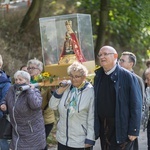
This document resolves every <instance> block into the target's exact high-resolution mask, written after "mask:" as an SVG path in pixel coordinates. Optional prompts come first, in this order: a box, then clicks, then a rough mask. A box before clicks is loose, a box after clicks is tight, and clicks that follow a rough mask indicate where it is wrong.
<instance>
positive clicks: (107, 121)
mask: <svg viewBox="0 0 150 150" xmlns="http://www.w3.org/2000/svg"><path fill="white" fill-rule="evenodd" d="M97 57H98V60H99V64H100V68H98V69H96V70H95V77H94V83H93V84H92V83H90V82H88V81H87V80H86V77H87V75H88V70H87V68H86V67H85V66H84V65H83V64H82V63H81V62H73V63H72V64H71V65H70V66H69V67H68V68H67V70H66V71H67V74H68V76H69V78H70V80H69V82H68V80H63V81H61V83H62V84H59V85H58V86H57V87H46V88H45V87H35V86H34V83H36V82H37V81H36V80H34V79H35V78H34V77H35V76H37V75H39V74H40V73H42V72H43V63H42V62H41V61H39V60H38V59H31V60H29V61H28V62H27V64H26V65H24V66H21V67H20V68H19V70H18V71H17V72H16V73H15V74H14V77H13V80H14V81H13V82H12V81H11V78H10V77H9V76H8V75H7V74H6V73H5V72H4V71H3V70H2V65H3V60H2V56H1V55H0V118H2V117H3V115H5V114H6V113H7V114H8V115H9V117H10V122H11V124H12V139H11V140H10V143H9V142H8V140H7V139H3V138H1V139H0V149H1V150H47V149H48V147H47V142H46V141H47V138H48V136H49V134H50V133H51V130H52V128H53V126H54V122H55V120H56V119H55V118H56V117H55V113H54V111H55V110H57V111H58V114H59V115H58V117H59V119H58V121H57V127H56V140H57V141H58V144H57V149H58V150H85V149H86V150H92V149H93V146H94V144H95V141H96V140H97V139H100V147H101V149H102V150H138V149H139V145H138V136H139V134H140V128H141V125H142V124H144V128H147V141H148V144H147V145H148V146H147V147H148V150H150V120H149V105H150V68H149V67H147V69H146V70H145V71H144V73H143V78H141V77H140V76H138V75H137V74H135V73H134V70H133V67H134V66H135V65H136V61H137V60H136V56H135V54H133V53H132V52H128V51H125V52H123V53H122V54H121V56H120V58H119V57H118V53H117V51H116V50H115V49H114V48H113V47H111V46H103V47H102V48H101V49H100V50H99V53H98V55H97ZM149 62H150V61H149ZM146 64H148V62H147V63H146ZM93 69H94V68H93ZM26 85H29V87H30V88H27V89H25V90H20V87H21V86H26ZM147 108H148V109H147ZM143 116H144V117H143ZM145 116H146V117H145ZM143 120H144V121H143Z"/></svg>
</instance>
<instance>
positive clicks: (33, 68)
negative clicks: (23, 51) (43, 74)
mask: <svg viewBox="0 0 150 150" xmlns="http://www.w3.org/2000/svg"><path fill="white" fill-rule="evenodd" d="M35 69H38V70H39V68H35V67H28V68H27V70H35Z"/></svg>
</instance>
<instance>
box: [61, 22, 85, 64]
mask: <svg viewBox="0 0 150 150" xmlns="http://www.w3.org/2000/svg"><path fill="white" fill-rule="evenodd" d="M65 26H66V30H67V31H66V33H65V40H64V46H63V49H62V52H61V54H60V61H59V63H72V61H79V62H81V63H82V62H85V61H86V59H85V57H84V55H83V53H82V50H81V47H80V44H79V41H78V38H77V36H76V33H75V32H74V31H73V29H72V21H71V20H67V21H66V22H65Z"/></svg>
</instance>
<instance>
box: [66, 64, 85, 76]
mask: <svg viewBox="0 0 150 150" xmlns="http://www.w3.org/2000/svg"><path fill="white" fill-rule="evenodd" d="M72 71H75V72H76V71H79V72H80V73H81V74H82V75H83V76H87V75H88V70H87V68H86V67H85V66H84V65H82V64H81V63H79V62H74V63H73V64H72V65H70V66H69V67H68V69H67V73H68V75H71V72H72Z"/></svg>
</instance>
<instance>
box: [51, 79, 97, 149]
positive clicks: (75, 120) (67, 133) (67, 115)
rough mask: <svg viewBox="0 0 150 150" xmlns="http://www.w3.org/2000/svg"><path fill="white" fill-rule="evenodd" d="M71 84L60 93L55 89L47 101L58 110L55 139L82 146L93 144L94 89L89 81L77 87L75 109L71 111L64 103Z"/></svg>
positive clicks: (69, 144) (78, 146)
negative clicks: (81, 86)
mask: <svg viewBox="0 0 150 150" xmlns="http://www.w3.org/2000/svg"><path fill="white" fill-rule="evenodd" d="M71 89H72V85H71V86H69V87H68V88H67V89H66V90H65V92H64V93H63V94H61V95H58V94H57V91H56V92H55V93H54V94H53V96H52V97H51V99H50V101H49V106H50V108H51V109H53V110H57V109H58V112H59V120H58V123H57V133H56V139H57V141H58V142H59V143H61V144H63V145H66V146H69V147H74V148H83V147H84V146H85V144H91V145H94V144H95V135H94V89H93V86H92V85H91V84H90V83H88V82H87V83H86V84H85V86H84V87H83V88H81V89H78V95H77V96H78V97H79V99H78V101H77V109H76V110H75V112H71V110H69V109H68V108H67V107H66V105H67V102H68V100H69V98H70V91H71Z"/></svg>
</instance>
